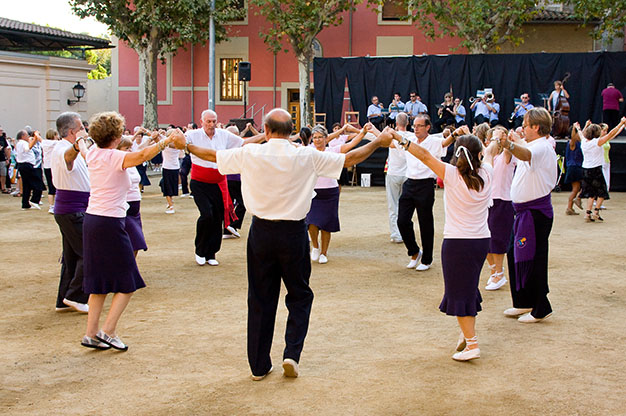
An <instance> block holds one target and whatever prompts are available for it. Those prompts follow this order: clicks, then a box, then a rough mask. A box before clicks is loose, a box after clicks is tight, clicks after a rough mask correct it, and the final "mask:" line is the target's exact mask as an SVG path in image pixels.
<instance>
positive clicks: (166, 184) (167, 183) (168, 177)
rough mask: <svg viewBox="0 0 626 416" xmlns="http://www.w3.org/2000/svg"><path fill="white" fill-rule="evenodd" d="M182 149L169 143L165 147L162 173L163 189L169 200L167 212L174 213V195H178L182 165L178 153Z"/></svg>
mask: <svg viewBox="0 0 626 416" xmlns="http://www.w3.org/2000/svg"><path fill="white" fill-rule="evenodd" d="M179 154H180V150H178V149H176V148H174V147H173V145H169V146H168V147H166V148H165V149H163V153H162V155H163V169H162V170H161V174H162V175H163V177H162V178H161V191H162V192H163V196H164V197H165V199H166V200H167V208H166V209H165V213H166V214H174V213H175V212H176V211H175V210H174V199H173V198H172V197H173V196H178V172H179V168H180V165H179V164H178V155H179Z"/></svg>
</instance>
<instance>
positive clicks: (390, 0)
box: [381, 0, 409, 21]
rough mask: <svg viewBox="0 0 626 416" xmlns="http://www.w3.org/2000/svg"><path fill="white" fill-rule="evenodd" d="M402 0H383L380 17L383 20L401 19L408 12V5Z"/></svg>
mask: <svg viewBox="0 0 626 416" xmlns="http://www.w3.org/2000/svg"><path fill="white" fill-rule="evenodd" d="M403 3H404V2H403V1H402V0H385V2H384V3H383V5H382V10H381V18H382V20H383V21H401V20H403V18H406V17H407V16H408V14H409V9H408V7H407V6H406V5H405V4H403Z"/></svg>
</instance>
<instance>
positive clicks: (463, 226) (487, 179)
mask: <svg viewBox="0 0 626 416" xmlns="http://www.w3.org/2000/svg"><path fill="white" fill-rule="evenodd" d="M464 131H466V132H469V129H467V127H465V129H464ZM389 133H390V134H392V135H393V138H394V139H395V140H397V141H398V142H399V146H400V147H402V148H404V149H405V150H406V151H408V152H410V153H411V154H412V155H413V156H415V157H416V158H418V159H419V160H420V161H422V162H423V163H424V164H425V165H426V166H428V167H429V168H430V169H431V170H432V171H433V172H434V173H435V174H437V176H439V177H440V178H442V179H443V181H444V185H445V186H444V210H445V225H444V229H443V237H444V240H443V244H442V246H441V264H442V269H443V280H444V284H445V292H444V295H443V300H442V301H441V304H440V305H439V310H441V312H443V313H445V314H447V315H453V316H456V317H457V320H458V323H459V326H460V327H461V331H462V332H461V335H460V337H459V342H458V343H457V351H458V352H457V353H455V354H454V355H453V356H452V358H453V359H454V360H457V361H468V360H473V359H475V358H480V349H479V348H478V340H477V337H476V330H475V324H476V315H477V313H478V311H480V310H481V306H480V303H481V302H482V297H481V296H480V291H479V290H478V281H479V278H480V271H481V269H482V265H483V263H484V262H485V258H486V257H487V252H488V251H489V240H490V232H489V227H488V225H487V217H488V208H489V203H490V201H491V183H492V177H493V171H492V169H491V166H489V163H490V162H491V160H487V163H481V159H482V154H483V145H482V143H481V142H480V139H478V138H477V137H476V136H473V135H470V134H466V135H463V136H460V137H458V138H457V139H456V144H455V147H454V150H455V152H454V157H453V158H452V159H451V160H450V164H448V163H445V162H442V161H441V160H440V159H438V158H436V157H434V156H432V155H431V154H430V153H429V152H428V151H427V150H426V149H424V148H423V147H421V146H419V145H418V144H415V143H412V142H410V141H408V140H407V139H404V138H403V137H402V136H400V135H399V134H398V133H397V132H395V131H394V130H391V129H388V130H386V131H385V132H383V135H384V134H389ZM493 149H494V146H491V147H490V148H489V152H488V153H490V154H491V153H492V152H493ZM491 158H492V156H490V155H489V156H487V159H491Z"/></svg>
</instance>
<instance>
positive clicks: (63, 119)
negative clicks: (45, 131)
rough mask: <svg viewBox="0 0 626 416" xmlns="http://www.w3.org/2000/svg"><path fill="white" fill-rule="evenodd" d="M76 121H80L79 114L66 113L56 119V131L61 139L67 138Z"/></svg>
mask: <svg viewBox="0 0 626 416" xmlns="http://www.w3.org/2000/svg"><path fill="white" fill-rule="evenodd" d="M76 120H78V121H80V114H78V113H74V112H72V111H66V112H65V113H61V115H60V116H59V117H57V131H58V132H59V136H61V138H64V137H67V136H68V135H69V134H70V130H71V129H72V128H74V127H75V126H74V124H75V123H74V122H75V121H76Z"/></svg>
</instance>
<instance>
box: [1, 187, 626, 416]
mask: <svg viewBox="0 0 626 416" xmlns="http://www.w3.org/2000/svg"><path fill="white" fill-rule="evenodd" d="M157 181H158V180H157ZM154 182H155V181H154V180H153V186H150V187H148V188H146V193H145V194H144V200H143V202H142V217H143V226H144V232H145V235H146V240H147V242H148V247H149V249H148V251H147V252H141V253H140V254H139V256H138V264H139V269H140V271H141V272H142V275H143V277H144V279H145V281H146V283H147V285H148V287H147V288H145V289H142V290H139V291H138V292H137V293H136V294H135V296H134V297H133V299H132V301H131V303H130V305H129V307H128V309H127V311H126V312H125V314H124V315H123V316H122V320H121V321H120V324H119V327H118V332H119V335H120V337H121V338H122V339H123V340H124V341H125V342H126V343H127V344H128V345H129V346H130V348H129V350H128V352H125V353H119V352H114V351H92V350H89V349H86V348H83V347H81V346H80V339H81V337H82V335H83V334H84V331H85V325H86V315H82V314H78V313H75V312H61V313H59V312H55V308H54V306H55V299H56V292H57V285H58V280H59V270H60V265H59V258H60V255H61V238H60V233H59V230H58V227H57V225H56V223H55V222H54V218H53V216H52V215H49V214H47V212H46V210H47V204H44V208H45V209H43V210H41V211H33V210H30V211H21V210H20V203H19V200H18V198H11V197H9V196H5V195H2V197H0V213H1V218H2V220H1V223H2V229H3V235H4V243H5V244H4V247H5V250H4V255H3V260H2V272H1V273H0V303H1V304H3V305H4V307H3V311H2V320H1V321H0V346H1V347H2V352H1V354H0V357H1V358H0V368H2V370H1V371H0V413H2V414H4V415H51V414H97V415H105V414H107V415H111V414H112V415H270V414H271V415H357V414H358V415H458V414H467V415H494V414H501V415H535V414H542V415H620V414H626V408H625V407H624V398H623V396H624V393H623V392H624V380H625V376H624V374H626V360H624V359H623V354H624V353H623V350H624V349H623V346H624V345H625V344H626V334H625V333H624V328H625V326H624V322H626V280H625V279H624V266H625V265H626V262H625V258H626V246H625V245H624V243H623V230H624V229H625V228H624V224H625V223H626V213H625V212H624V210H623V209H622V207H624V206H626V194H623V193H612V194H611V197H612V198H611V200H610V201H607V202H606V206H607V210H606V211H603V217H604V219H605V221H604V223H593V224H587V223H585V222H584V221H583V218H582V215H578V216H565V214H564V211H565V206H566V200H567V194H566V193H553V204H554V207H555V221H554V227H553V230H552V234H551V238H550V242H551V246H550V278H549V282H550V289H551V293H550V300H551V302H552V305H553V308H554V315H553V316H552V317H550V318H549V319H547V320H546V321H544V322H542V323H539V324H521V323H518V322H517V321H516V320H515V319H510V318H506V317H505V316H503V315H502V311H503V310H504V309H506V308H507V307H510V306H511V300H510V293H509V286H508V284H507V285H506V286H505V287H504V288H502V289H501V290H499V291H495V292H487V291H484V290H483V288H484V286H485V284H486V280H487V278H488V271H487V270H486V268H484V269H483V275H482V277H481V293H482V295H483V299H484V300H483V304H482V307H483V311H482V312H480V313H479V315H478V319H477V333H478V337H479V342H480V348H481V351H482V355H481V358H480V359H479V360H475V361H472V362H469V363H459V362H455V361H453V360H452V359H451V356H452V353H453V352H454V347H455V345H456V340H457V336H458V326H457V324H456V320H455V319H454V318H453V317H448V316H445V315H444V314H442V313H441V312H439V310H438V305H439V302H440V300H441V297H442V294H443V278H442V274H441V264H440V260H439V258H440V257H439V248H440V246H441V239H442V231H443V191H441V190H438V191H437V195H436V204H435V232H436V235H435V261H434V263H433V267H432V268H431V270H429V271H426V272H422V273H420V272H416V271H415V270H408V269H406V268H405V267H404V266H405V264H406V262H407V256H406V250H405V249H404V246H403V245H398V244H393V243H390V242H389V232H388V220H387V204H386V199H385V192H384V188H381V187H374V188H348V187H344V188H343V190H342V193H341V200H340V219H341V228H342V231H341V232H339V233H336V234H334V235H333V237H332V241H331V246H330V250H329V263H328V264H325V265H320V264H313V266H312V268H313V271H312V275H311V287H312V289H313V291H314V293H315V300H314V303H313V312H312V316H311V325H310V328H309V334H308V337H307V340H306V343H305V346H304V351H303V354H302V358H301V361H300V377H299V378H297V379H286V378H284V377H283V376H282V369H281V368H280V363H281V361H282V348H283V347H284V342H283V336H284V327H285V321H286V309H285V306H284V300H283V299H281V302H280V304H279V309H278V316H277V323H276V330H275V337H274V345H273V349H272V359H273V362H274V368H275V370H274V372H273V373H271V374H270V375H269V376H268V377H267V378H266V379H265V380H263V381H260V382H253V381H251V380H250V379H249V375H250V370H249V367H248V363H247V358H246V316H247V310H246V293H247V280H246V261H245V251H246V241H245V237H246V236H247V229H248V226H249V224H250V217H249V214H247V216H246V220H245V222H244V228H243V230H242V238H241V239H238V240H225V241H224V242H223V245H222V250H221V252H220V253H218V257H217V258H218V260H219V261H220V266H218V267H209V266H204V267H199V266H197V265H196V264H195V262H194V256H193V239H194V234H195V220H196V218H197V216H198V214H197V209H196V207H195V205H194V203H193V200H191V199H182V198H178V199H176V200H175V202H176V205H175V208H176V214H174V215H166V214H165V213H164V210H165V201H164V198H163V197H162V196H161V195H160V193H158V187H157V186H156V184H155V183H154ZM283 295H284V288H283ZM109 302H110V300H109ZM108 304H109V303H108V302H107V305H108Z"/></svg>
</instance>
